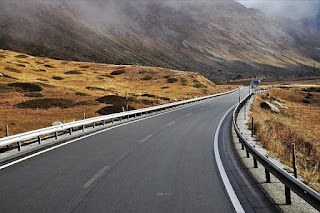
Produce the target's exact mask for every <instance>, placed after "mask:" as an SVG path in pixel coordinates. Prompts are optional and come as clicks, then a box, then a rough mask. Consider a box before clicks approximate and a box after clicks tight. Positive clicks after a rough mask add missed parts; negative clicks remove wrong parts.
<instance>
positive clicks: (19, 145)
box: [17, 142, 21, 152]
mask: <svg viewBox="0 0 320 213" xmlns="http://www.w3.org/2000/svg"><path fill="white" fill-rule="evenodd" d="M17 145H18V151H19V152H20V151H21V142H18V143H17Z"/></svg>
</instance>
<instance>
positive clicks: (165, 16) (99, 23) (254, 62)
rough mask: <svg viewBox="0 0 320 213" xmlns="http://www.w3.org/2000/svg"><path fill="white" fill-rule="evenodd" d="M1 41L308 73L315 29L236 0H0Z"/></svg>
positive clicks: (6, 45) (21, 47) (278, 74)
mask: <svg viewBox="0 0 320 213" xmlns="http://www.w3.org/2000/svg"><path fill="white" fill-rule="evenodd" d="M3 2H4V3H5V6H4V7H2V9H0V12H1V13H2V14H4V15H3V16H2V18H0V48H3V49H10V50H15V51H18V52H25V53H28V54H32V55H39V56H44V57H50V58H54V59H65V60H78V61H92V62H93V61H94V62H100V63H101V62H102V63H112V64H139V65H145V66H158V67H166V68H172V69H179V70H187V71H196V72H199V73H201V74H204V75H205V76H206V77H208V78H209V79H211V80H214V81H216V82H217V81H219V80H227V79H230V78H231V79H237V78H244V77H252V76H253V75H258V76H261V77H265V78H270V77H272V78H282V77H286V76H302V75H314V73H313V61H316V63H317V65H318V61H320V55H319V53H318V51H317V49H316V48H317V47H320V33H318V32H316V31H313V30H311V29H309V28H307V27H305V26H304V25H303V24H301V23H299V22H295V21H293V20H290V19H286V18H277V17H272V16H268V15H265V14H263V13H262V12H260V11H258V10H255V9H248V8H246V7H244V6H243V5H241V4H239V3H237V2H235V1H227V2H207V3H203V2H202V3H187V2H179V3H172V2H164V3H159V2H132V1H131V2H121V3H115V2H113V1H107V3H106V2H101V1H93V2H92V1H91V3H90V2H88V1H81V2H82V3H81V2H77V1H66V0H55V1H50V2H49V1H37V2H32V3H23V4H22V3H17V1H10V2H9V1H6V0H5V1H3Z"/></svg>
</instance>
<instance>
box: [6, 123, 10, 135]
mask: <svg viewBox="0 0 320 213" xmlns="http://www.w3.org/2000/svg"><path fill="white" fill-rule="evenodd" d="M8 136H9V126H8V125H6V137H8Z"/></svg>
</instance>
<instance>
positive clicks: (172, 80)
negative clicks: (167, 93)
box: [167, 78, 178, 84]
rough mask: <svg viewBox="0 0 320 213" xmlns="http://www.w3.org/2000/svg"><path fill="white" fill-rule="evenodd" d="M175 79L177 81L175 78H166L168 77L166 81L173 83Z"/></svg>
mask: <svg viewBox="0 0 320 213" xmlns="http://www.w3.org/2000/svg"><path fill="white" fill-rule="evenodd" d="M177 81H178V79H176V78H168V79H167V82H168V83H171V84H172V83H175V82H177Z"/></svg>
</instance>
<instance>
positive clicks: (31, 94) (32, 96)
mask: <svg viewBox="0 0 320 213" xmlns="http://www.w3.org/2000/svg"><path fill="white" fill-rule="evenodd" d="M24 96H25V97H30V98H41V97H43V95H42V94H41V93H40V92H31V93H27V94H25V95H24Z"/></svg>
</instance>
